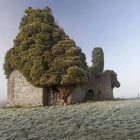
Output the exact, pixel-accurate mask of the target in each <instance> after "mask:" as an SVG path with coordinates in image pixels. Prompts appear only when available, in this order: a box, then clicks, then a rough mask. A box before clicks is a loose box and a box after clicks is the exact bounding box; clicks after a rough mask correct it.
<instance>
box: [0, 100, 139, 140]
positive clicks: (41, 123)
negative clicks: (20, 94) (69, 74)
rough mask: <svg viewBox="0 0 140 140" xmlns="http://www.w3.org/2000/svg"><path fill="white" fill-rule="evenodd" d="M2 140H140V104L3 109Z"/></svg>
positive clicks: (135, 102) (131, 101)
mask: <svg viewBox="0 0 140 140" xmlns="http://www.w3.org/2000/svg"><path fill="white" fill-rule="evenodd" d="M0 140H140V100H125V101H103V102H87V103H82V104H77V105H70V106H62V107H60V106H59V107H37V108H9V109H0Z"/></svg>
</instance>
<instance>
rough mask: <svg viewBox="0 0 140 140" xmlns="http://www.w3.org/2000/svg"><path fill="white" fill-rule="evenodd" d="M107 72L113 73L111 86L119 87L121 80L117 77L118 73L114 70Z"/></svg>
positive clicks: (107, 71)
mask: <svg viewBox="0 0 140 140" xmlns="http://www.w3.org/2000/svg"><path fill="white" fill-rule="evenodd" d="M105 73H110V75H111V86H112V88H114V87H116V88H119V87H120V82H119V81H118V79H117V73H115V72H114V71H113V70H106V71H105Z"/></svg>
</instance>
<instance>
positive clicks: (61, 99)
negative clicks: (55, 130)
mask: <svg viewBox="0 0 140 140" xmlns="http://www.w3.org/2000/svg"><path fill="white" fill-rule="evenodd" d="M104 99H113V88H112V86H111V75H110V73H109V72H104V73H103V74H102V75H101V76H100V77H96V76H95V75H92V74H91V76H90V79H89V82H88V84H87V85H85V86H83V87H61V86H60V87H53V89H52V88H49V87H44V88H37V87H34V86H32V85H31V84H30V83H29V82H28V81H27V80H26V79H25V77H24V76H23V75H22V74H21V73H20V72H19V71H13V72H12V73H11V75H10V77H9V79H8V101H7V105H9V106H46V105H65V104H75V103H79V102H82V101H85V100H104Z"/></svg>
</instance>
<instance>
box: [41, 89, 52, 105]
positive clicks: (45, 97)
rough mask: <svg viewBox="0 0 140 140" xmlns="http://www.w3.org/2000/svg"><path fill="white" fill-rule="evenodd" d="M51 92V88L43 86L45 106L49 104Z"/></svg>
mask: <svg viewBox="0 0 140 140" xmlns="http://www.w3.org/2000/svg"><path fill="white" fill-rule="evenodd" d="M50 92H51V90H50V88H48V87H43V96H42V102H43V106H47V105H49V99H50Z"/></svg>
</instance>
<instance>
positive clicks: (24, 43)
mask: <svg viewBox="0 0 140 140" xmlns="http://www.w3.org/2000/svg"><path fill="white" fill-rule="evenodd" d="M4 70H5V75H6V76H7V78H8V77H9V75H10V73H11V72H12V71H13V70H18V71H20V72H21V73H22V74H23V75H24V76H25V77H26V79H27V80H28V81H29V82H30V83H31V84H32V85H34V86H39V87H44V86H50V87H51V86H78V85H81V84H85V83H86V82H87V81H88V79H87V64H86V61H85V55H84V54H83V53H82V51H81V49H80V48H79V47H77V46H76V44H75V42H74V41H73V40H71V39H70V38H69V36H67V35H66V34H65V32H64V31H63V29H62V28H61V27H59V26H58V25H57V24H56V22H55V21H54V18H53V16H52V13H51V9H50V8H48V7H46V8H44V9H33V8H31V7H29V8H28V9H26V10H25V15H24V16H23V18H22V20H21V23H20V27H19V33H18V34H17V36H16V39H15V40H14V46H13V48H11V49H10V50H9V51H8V52H7V54H6V56H5V62H4Z"/></svg>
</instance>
